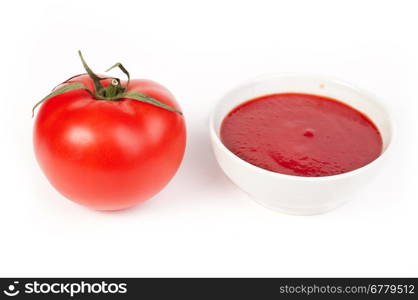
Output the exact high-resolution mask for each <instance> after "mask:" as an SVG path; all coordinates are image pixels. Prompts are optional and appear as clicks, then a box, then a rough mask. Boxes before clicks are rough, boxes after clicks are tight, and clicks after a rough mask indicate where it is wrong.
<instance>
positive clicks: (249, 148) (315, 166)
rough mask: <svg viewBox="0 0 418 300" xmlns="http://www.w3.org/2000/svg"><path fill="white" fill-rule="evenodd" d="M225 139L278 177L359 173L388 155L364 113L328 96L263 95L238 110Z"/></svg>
mask: <svg viewBox="0 0 418 300" xmlns="http://www.w3.org/2000/svg"><path fill="white" fill-rule="evenodd" d="M221 140H222V142H223V143H224V145H225V146H226V147H227V148H228V149H229V150H230V151H232V152H233V153H234V154H235V155H237V156H238V157H240V158H241V159H243V160H245V161H247V162H249V163H251V164H253V165H255V166H258V167H260V168H263V169H266V170H270V171H273V172H277V173H282V174H288V175H296V176H308V177H318V176H330V175H336V174H341V173H345V172H349V171H352V170H354V169H358V168H360V167H362V166H364V165H366V164H368V163H370V162H371V161H373V160H375V159H376V158H377V157H378V156H379V155H380V154H381V153H382V148H383V147H382V138H381V135H380V133H379V131H378V129H377V128H376V126H375V125H374V124H373V123H372V121H371V120H370V119H369V118H368V117H366V116H365V115H364V114H362V113H361V112H359V111H357V110H355V109H354V108H352V107H350V106H348V105H346V104H344V103H342V102H339V101H338V100H335V99H331V98H326V97H322V96H316V95H310V94H299V93H283V94H273V95H266V96H262V97H259V98H256V99H253V100H250V101H247V102H245V103H243V104H241V105H239V106H238V107H236V108H235V109H233V110H232V111H231V112H230V113H229V114H228V115H227V116H226V117H225V119H224V120H223V123H222V126H221Z"/></svg>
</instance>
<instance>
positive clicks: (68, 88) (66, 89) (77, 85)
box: [32, 82, 93, 117]
mask: <svg viewBox="0 0 418 300" xmlns="http://www.w3.org/2000/svg"><path fill="white" fill-rule="evenodd" d="M81 89H83V90H85V91H87V92H89V93H90V94H92V95H93V92H92V91H90V90H89V89H87V88H86V86H85V85H84V84H83V83H81V82H72V83H69V84H66V85H64V86H63V87H62V88H59V89H57V90H55V91H53V92H52V93H50V94H49V95H48V96H46V97H45V98H43V99H42V100H41V101H39V102H38V103H36V104H35V106H34V107H33V108H32V117H33V116H34V115H35V109H36V108H37V107H38V106H39V105H40V104H41V103H43V102H44V101H46V100H48V99H51V98H52V97H55V96H58V95H60V94H63V93H67V92H70V91H73V90H81Z"/></svg>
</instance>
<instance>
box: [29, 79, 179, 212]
mask: <svg viewBox="0 0 418 300" xmlns="http://www.w3.org/2000/svg"><path fill="white" fill-rule="evenodd" d="M75 82H80V83H82V84H83V85H84V86H85V87H86V88H87V89H89V90H90V91H92V90H94V88H95V87H94V80H93V79H92V78H91V77H90V76H89V75H80V76H77V77H74V78H72V79H70V80H68V81H67V82H65V83H64V84H62V85H60V86H59V88H62V87H65V86H66V85H68V84H71V83H75ZM111 82H112V80H111V79H106V80H102V81H101V83H102V85H103V87H105V88H107V87H109V85H110V84H111ZM119 83H120V86H119V87H120V88H121V89H126V90H125V92H130V91H138V92H141V93H143V94H145V95H147V96H149V97H152V98H153V99H155V100H158V101H160V102H161V103H163V104H165V105H168V106H170V107H171V108H174V109H176V110H180V107H179V105H178V104H177V102H176V101H175V99H174V97H173V95H172V94H171V93H170V92H169V91H168V90H167V89H166V88H165V87H163V86H162V85H160V84H158V83H156V82H154V81H150V80H143V79H141V80H130V82H129V86H128V87H127V88H126V85H127V82H126V81H119ZM33 138H34V149H35V154H36V158H37V160H38V162H39V165H40V166H41V168H42V170H43V172H44V173H45V175H46V177H47V178H48V180H49V182H50V183H51V184H52V185H53V186H54V187H55V188H56V189H57V190H58V191H59V192H60V193H61V194H62V195H64V196H65V197H67V198H69V199H71V200H73V201H75V202H77V203H80V204H83V205H86V206H88V207H91V208H93V209H97V210H120V209H125V208H128V207H131V206H133V205H135V204H137V203H139V202H141V201H144V200H146V199H148V198H150V197H152V196H154V195H155V194H156V193H158V192H159V191H160V190H161V189H162V188H163V187H164V186H165V185H166V184H167V183H168V182H169V181H170V179H171V178H172V177H173V176H174V174H175V173H176V171H177V169H178V168H179V166H180V163H181V161H182V158H183V154H184V150H185V144H186V128H185V122H184V118H183V116H182V115H181V114H180V113H176V112H173V111H170V110H167V109H164V108H162V107H158V106H155V105H152V104H149V103H144V102H140V101H137V100H134V99H129V98H120V99H117V100H115V101H112V100H101V99H96V98H95V97H94V96H93V95H92V94H91V93H89V92H87V91H86V90H84V89H75V90H70V91H68V92H65V93H61V94H58V95H55V96H53V97H51V98H49V99H47V100H46V101H44V102H43V103H42V106H41V107H40V109H39V111H38V114H37V117H36V121H35V126H34V135H33Z"/></svg>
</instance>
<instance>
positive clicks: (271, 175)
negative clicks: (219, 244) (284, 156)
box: [210, 74, 392, 215]
mask: <svg viewBox="0 0 418 300" xmlns="http://www.w3.org/2000/svg"><path fill="white" fill-rule="evenodd" d="M286 92H297V93H307V94H314V95H320V96H326V97H330V98H334V99H337V100H339V101H341V102H344V103H346V104H348V105H349V106H351V107H354V108H356V109H357V110H359V111H360V112H362V113H364V114H365V115H367V116H368V117H369V118H370V119H371V120H372V121H373V122H374V123H375V125H376V126H377V127H378V129H379V131H380V133H381V136H382V139H383V153H382V155H381V156H379V157H378V158H377V159H376V160H374V161H372V162H371V163H369V164H368V165H366V166H363V167H361V168H359V169H356V170H353V171H350V172H347V173H343V174H339V175H333V176H324V177H301V176H293V175H285V174H280V173H275V172H271V171H268V170H265V169H262V168H259V167H257V166H254V165H252V164H250V163H248V162H246V161H244V160H242V159H241V158H239V157H238V156H236V155H235V154H234V153H232V152H231V151H230V150H228V149H227V148H226V147H225V146H224V145H223V143H222V141H221V139H220V127H221V124H222V121H223V119H224V118H225V116H226V115H227V114H228V113H229V112H230V111H231V110H232V109H234V108H235V107H237V106H238V105H240V104H241V103H243V102H245V101H248V100H250V99H253V98H256V97H260V96H263V95H268V94H274V93H286ZM210 138H211V142H212V147H213V151H214V153H215V156H216V159H217V161H218V163H219V165H220V167H221V169H222V170H223V171H224V172H225V174H226V175H227V176H228V177H229V178H230V179H231V180H232V181H233V182H234V183H235V184H236V185H237V186H238V187H240V188H241V189H242V190H243V191H245V192H246V193H248V194H249V195H250V196H251V197H252V198H253V199H254V200H256V201H257V202H258V203H260V204H262V205H264V206H265V207H267V208H270V209H273V210H276V211H279V212H284V213H288V214H296V215H312V214H319V213H323V212H326V211H329V210H331V209H334V208H336V207H338V206H340V205H341V204H343V203H344V202H346V201H347V200H349V199H350V198H353V197H352V195H353V193H355V192H361V189H362V188H363V187H364V186H365V185H366V184H367V183H368V182H369V181H370V180H371V179H372V178H373V177H374V176H375V175H376V173H377V172H379V169H380V167H381V165H382V164H383V163H384V160H385V153H386V152H387V149H388V147H389V146H390V143H391V140H392V122H391V120H390V116H389V113H388V111H387V109H386V108H385V107H384V105H383V104H382V103H381V102H380V101H379V99H378V98H376V97H375V96H374V95H372V94H369V93H368V92H366V91H364V90H362V89H359V88H357V87H354V86H353V85H351V84H348V83H345V82H343V81H340V80H336V79H333V78H326V77H322V76H316V75H298V74H273V75H267V76H262V77H258V78H255V79H253V80H250V81H247V82H246V83H244V84H242V85H240V86H238V87H236V88H235V89H233V90H231V91H230V92H229V93H227V94H226V95H225V96H224V97H223V98H222V99H221V100H220V101H219V103H218V104H217V105H216V107H215V109H214V111H213V113H212V115H211V117H210Z"/></svg>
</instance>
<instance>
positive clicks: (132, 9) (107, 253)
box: [0, 0, 418, 276]
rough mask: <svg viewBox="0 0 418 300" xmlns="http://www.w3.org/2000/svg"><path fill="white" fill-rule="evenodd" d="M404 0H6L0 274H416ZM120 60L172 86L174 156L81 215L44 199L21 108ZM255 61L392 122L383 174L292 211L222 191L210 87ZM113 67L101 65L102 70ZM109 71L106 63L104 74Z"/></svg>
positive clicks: (411, 47) (414, 74)
mask: <svg viewBox="0 0 418 300" xmlns="http://www.w3.org/2000/svg"><path fill="white" fill-rule="evenodd" d="M415 4H416V1H353V0H350V1H318V0H316V1H277V0H276V1H262V0H257V1H243V0H240V1H226V0H222V1H214V0H211V1H155V0H153V1H138V0H136V1H115V0H114V1H104V0H101V1H6V2H4V3H3V4H2V8H1V11H2V17H1V18H0V25H1V26H0V30H1V47H0V54H1V68H2V72H1V80H0V83H1V88H0V93H1V97H0V98H1V105H0V116H1V119H0V122H1V123H0V134H1V135H0V140H1V147H0V167H1V171H0V177H1V181H0V182H1V190H0V192H1V194H0V275H1V276H418V259H417V252H418V242H417V228H418V217H417V215H418V192H417V184H418V180H417V179H418V175H417V172H418V159H417V156H418V142H417V140H418V139H417V137H418V117H417V114H418V99H417V95H418V93H417V89H416V88H417V86H418V32H417V28H418V18H417V11H418V10H417V7H416V6H415ZM78 49H81V50H83V52H84V55H85V57H86V59H87V61H88V62H89V64H90V65H91V66H92V68H93V69H94V70H96V71H97V72H100V71H103V70H104V69H106V68H107V67H109V66H110V65H112V64H113V63H115V62H116V61H122V62H123V63H124V64H125V65H126V66H127V67H128V69H129V70H130V71H131V74H133V77H139V78H149V79H154V80H156V81H158V82H160V83H162V84H163V85H165V86H167V87H168V88H169V89H170V90H171V91H172V92H173V93H174V94H175V96H176V98H177V99H178V101H179V103H180V104H181V106H182V109H183V111H184V113H185V116H186V119H187V127H188V145H187V152H186V156H185V160H184V162H183V164H182V166H181V168H180V170H179V172H178V173H177V175H176V176H175V178H174V179H173V180H172V182H171V183H170V184H169V185H168V186H167V188H165V189H164V190H163V191H162V192H161V193H160V194H158V195H157V196H155V197H154V198H152V199H150V200H149V201H147V202H146V203H144V204H142V205H139V206H137V207H135V208H133V209H130V210H127V211H121V212H116V213H102V212H96V211H92V210H89V209H86V208H84V207H81V206H79V205H77V204H74V203H72V202H71V201H68V200H66V199H65V198H63V197H62V196H60V195H59V194H58V193H57V192H56V191H55V190H54V189H53V188H52V187H51V186H50V185H49V183H48V182H47V180H46V179H45V177H44V176H43V174H42V172H41V171H40V169H39V168H38V166H37V164H36V161H35V159H34V155H33V150H32V126H33V120H32V119H31V108H32V105H33V104H34V103H35V102H37V101H38V100H39V99H41V98H42V97H43V96H45V95H46V94H47V93H48V92H49V91H50V89H51V88H52V87H53V86H55V85H56V84H57V83H60V82H61V81H63V80H64V79H66V78H68V77H70V76H72V75H74V74H78V73H81V72H83V69H82V66H81V64H80V61H79V59H78V56H77V53H76V51H77V50H78ZM271 72H302V73H317V74H323V75H328V76H335V77H337V78H342V79H344V80H346V81H348V82H351V83H353V84H355V85H357V86H360V87H362V88H364V89H367V90H369V91H370V92H372V93H374V94H376V95H377V96H378V97H380V98H381V99H382V100H383V101H384V102H385V103H386V104H387V105H388V106H389V108H390V110H391V112H392V113H393V117H394V118H395V120H396V122H397V124H396V125H397V131H396V133H397V135H396V140H395V141H394V143H393V144H392V145H391V151H390V152H389V153H387V154H388V160H387V163H386V166H385V167H384V169H383V171H382V172H381V174H380V175H379V177H378V178H376V180H375V181H374V182H373V183H372V184H370V185H369V186H368V187H367V188H366V189H364V190H363V191H362V192H361V193H359V194H358V196H357V197H356V198H353V199H352V201H351V202H349V203H348V204H346V205H345V206H343V207H341V208H339V209H337V210H334V211H332V212H330V213H327V214H324V215H319V216H312V217H295V216H288V215H283V214H279V213H276V212H273V211H270V210H267V209H265V208H263V207H261V206H259V205H258V204H256V203H255V202H253V201H252V200H251V199H249V198H248V197H247V196H246V195H245V194H244V193H242V192H241V191H240V190H238V189H237V188H236V187H235V186H234V185H233V184H232V183H231V182H230V181H229V180H228V179H227V178H226V177H225V176H224V175H223V173H222V172H221V170H220V169H219V167H218V166H217V164H216V162H215V160H214V157H213V155H212V152H211V149H210V144H209V138H208V130H207V119H208V115H209V113H210V111H211V109H212V108H213V107H214V104H215V103H216V101H217V99H219V97H220V96H222V95H223V94H224V93H225V92H226V91H227V90H229V89H230V88H232V87H234V86H235V85H237V84H239V83H240V82H242V81H243V80H246V79H248V78H251V77H254V76H257V75H260V74H263V73H271ZM112 74H113V73H112ZM114 74H115V75H116V74H117V75H119V73H117V72H115V73H114Z"/></svg>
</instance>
